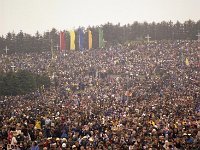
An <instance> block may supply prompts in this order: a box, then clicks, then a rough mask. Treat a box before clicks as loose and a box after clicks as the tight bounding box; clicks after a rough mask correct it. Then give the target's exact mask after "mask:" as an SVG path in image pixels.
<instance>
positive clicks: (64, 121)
mask: <svg viewBox="0 0 200 150" xmlns="http://www.w3.org/2000/svg"><path fill="white" fill-rule="evenodd" d="M51 58H52V57H51V53H50V52H42V53H29V54H24V53H19V54H8V55H5V54H2V56H1V58H0V61H1V62H0V69H1V71H2V72H8V71H17V70H19V69H25V70H30V71H31V72H34V73H38V74H42V73H49V75H50V77H51V80H52V85H51V87H50V88H48V89H44V88H43V89H42V88H41V89H42V90H41V89H39V90H38V91H34V92H32V93H29V94H27V95H21V96H4V97H3V96H2V97H1V101H0V108H1V109H0V128H1V130H0V140H1V143H0V146H1V148H2V149H6V148H8V149H16V150H25V149H31V150H39V149H56V150H57V149H62V150H65V149H66V150H71V149H73V150H162V149H165V150H198V149H200V93H199V92H200V42H198V41H185V40H184V41H157V42H150V43H133V44H131V45H127V46H122V45H116V46H112V47H110V48H108V49H102V50H86V51H83V52H80V51H67V52H66V53H65V54H63V53H62V54H57V57H55V58H54V59H53V60H52V59H51ZM186 58H187V62H186ZM11 66H12V67H11ZM13 66H14V67H13Z"/></svg>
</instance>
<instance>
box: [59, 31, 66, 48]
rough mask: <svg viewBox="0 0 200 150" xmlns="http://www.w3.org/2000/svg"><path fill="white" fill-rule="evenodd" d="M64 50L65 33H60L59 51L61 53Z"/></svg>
mask: <svg viewBox="0 0 200 150" xmlns="http://www.w3.org/2000/svg"><path fill="white" fill-rule="evenodd" d="M65 49H66V45H65V32H62V31H61V32H60V50H61V51H63V50H65Z"/></svg>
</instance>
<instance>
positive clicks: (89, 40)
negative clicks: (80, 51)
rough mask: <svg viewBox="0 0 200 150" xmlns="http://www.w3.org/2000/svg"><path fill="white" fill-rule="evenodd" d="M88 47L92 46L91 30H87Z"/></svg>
mask: <svg viewBox="0 0 200 150" xmlns="http://www.w3.org/2000/svg"><path fill="white" fill-rule="evenodd" d="M88 48H89V49H91V48H92V31H90V30H88Z"/></svg>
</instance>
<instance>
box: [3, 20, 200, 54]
mask: <svg viewBox="0 0 200 150" xmlns="http://www.w3.org/2000/svg"><path fill="white" fill-rule="evenodd" d="M99 28H101V29H102V30H103V33H104V35H103V36H104V40H105V41H106V45H107V46H109V45H114V44H117V43H119V44H124V43H126V42H130V41H143V40H145V37H146V35H147V34H149V36H150V37H151V40H196V39H197V34H198V33H199V32H200V20H199V21H197V22H195V21H192V20H188V21H185V22H184V23H181V22H179V21H177V22H176V23H173V22H172V21H169V22H166V21H162V22H160V23H155V22H152V23H147V22H143V23H140V22H137V21H135V22H133V23H132V24H126V25H121V24H119V23H118V24H112V23H109V22H108V23H106V24H104V25H100V26H92V27H90V26H89V27H87V28H83V30H85V33H84V48H85V49H87V48H88V34H87V32H88V29H89V30H91V31H92V38H93V40H92V42H93V48H94V49H96V48H98V44H99V43H98V38H99V35H98V34H99V33H98V29H99ZM59 33H60V31H58V30H57V29H55V28H52V29H51V30H48V31H46V32H44V33H39V32H38V31H36V33H35V35H30V34H28V33H24V32H23V31H22V30H21V31H20V32H19V33H14V32H9V33H7V34H6V35H4V36H3V35H2V36H1V37H0V53H5V47H6V46H7V48H8V49H9V51H8V53H15V52H40V51H49V50H50V49H51V40H52V41H53V48H54V50H57V48H56V46H57V45H58V46H59ZM65 33H66V34H65V36H66V38H65V40H66V50H69V49H70V48H69V45H70V44H69V43H70V36H69V31H65ZM78 34H79V32H78V29H75V35H76V39H75V44H76V50H79V44H78V42H79V38H78V36H79V35H78Z"/></svg>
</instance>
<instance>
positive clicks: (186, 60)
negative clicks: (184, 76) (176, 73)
mask: <svg viewBox="0 0 200 150" xmlns="http://www.w3.org/2000/svg"><path fill="white" fill-rule="evenodd" d="M185 64H186V65H187V66H189V65H190V63H189V60H188V58H186V59H185Z"/></svg>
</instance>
